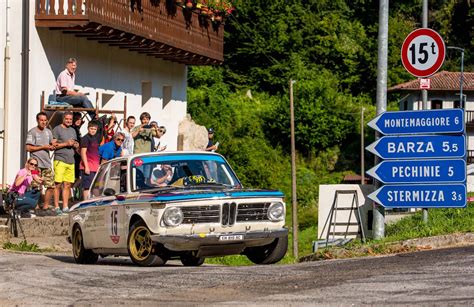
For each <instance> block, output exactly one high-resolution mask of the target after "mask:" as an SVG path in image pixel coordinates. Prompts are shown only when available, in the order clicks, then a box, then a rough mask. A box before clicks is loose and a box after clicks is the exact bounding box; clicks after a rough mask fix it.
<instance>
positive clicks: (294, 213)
mask: <svg viewBox="0 0 474 307" xmlns="http://www.w3.org/2000/svg"><path fill="white" fill-rule="evenodd" d="M295 82H296V81H294V80H290V130H291V212H292V226H293V257H295V258H296V259H298V207H297V202H296V149H295V111H294V104H293V84H294V83H295Z"/></svg>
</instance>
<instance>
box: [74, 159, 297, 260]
mask: <svg viewBox="0 0 474 307" xmlns="http://www.w3.org/2000/svg"><path fill="white" fill-rule="evenodd" d="M90 195H91V196H90V199H88V200H85V201H82V202H80V203H77V204H76V205H74V206H73V207H72V208H71V211H70V213H69V222H70V225H69V236H68V240H69V242H71V243H72V249H73V254H74V259H75V260H76V262H77V263H88V264H92V263H95V262H96V261H97V259H98V256H99V255H100V256H102V257H105V256H107V255H125V256H126V255H128V256H130V258H131V259H132V261H133V262H134V263H136V264H138V265H142V266H152V265H163V264H164V263H166V261H167V260H169V259H180V260H181V262H182V264H183V265H186V266H199V265H201V264H203V263H204V260H205V258H206V257H213V256H224V255H235V254H241V255H246V256H247V257H248V259H250V260H251V261H252V262H254V263H257V264H271V263H276V262H278V261H279V260H280V259H282V258H283V257H284V255H285V253H286V251H287V248H288V229H287V228H285V227H284V226H285V225H284V224H285V212H286V208H285V203H284V201H283V194H282V193H281V192H279V191H275V190H250V189H244V188H243V187H242V184H241V183H240V181H239V179H237V177H236V175H235V173H234V171H233V170H232V168H231V167H230V166H229V164H228V163H227V161H226V160H225V159H224V158H223V157H222V156H221V155H219V154H216V153H208V152H167V153H148V154H139V155H133V156H130V157H126V158H125V157H124V158H117V159H114V160H110V161H108V162H107V163H105V164H103V165H101V166H100V169H99V170H98V172H97V174H96V176H95V178H94V181H93V182H92V184H91V188H90Z"/></svg>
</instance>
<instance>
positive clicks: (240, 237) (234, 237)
mask: <svg viewBox="0 0 474 307" xmlns="http://www.w3.org/2000/svg"><path fill="white" fill-rule="evenodd" d="M243 239H244V236H243V235H231V236H220V237H219V241H237V240H243Z"/></svg>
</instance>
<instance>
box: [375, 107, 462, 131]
mask: <svg viewBox="0 0 474 307" xmlns="http://www.w3.org/2000/svg"><path fill="white" fill-rule="evenodd" d="M368 125H369V127H371V128H373V129H375V130H377V131H378V132H380V133H382V134H385V135H395V134H417V133H462V132H463V131H464V111H463V110H462V109H445V110H426V111H400V112H384V113H382V114H380V115H379V116H377V117H376V118H374V119H373V120H371V121H370V122H369V123H368Z"/></svg>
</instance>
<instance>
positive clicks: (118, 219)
mask: <svg viewBox="0 0 474 307" xmlns="http://www.w3.org/2000/svg"><path fill="white" fill-rule="evenodd" d="M126 170H127V161H126V160H117V161H113V162H110V168H109V171H108V175H107V179H106V181H105V185H104V191H103V193H104V194H105V195H104V202H107V204H105V205H104V206H103V208H104V225H103V228H102V231H101V233H100V235H101V237H102V239H101V244H102V245H103V247H104V248H124V247H126V246H127V244H126V240H127V238H126V231H125V229H126V227H127V226H128V225H127V224H128V223H127V221H128V219H127V218H126V215H125V206H124V204H123V203H124V201H123V200H118V199H117V197H116V196H117V195H118V194H125V193H126V175H127V173H126ZM124 192H125V193H124Z"/></svg>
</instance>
